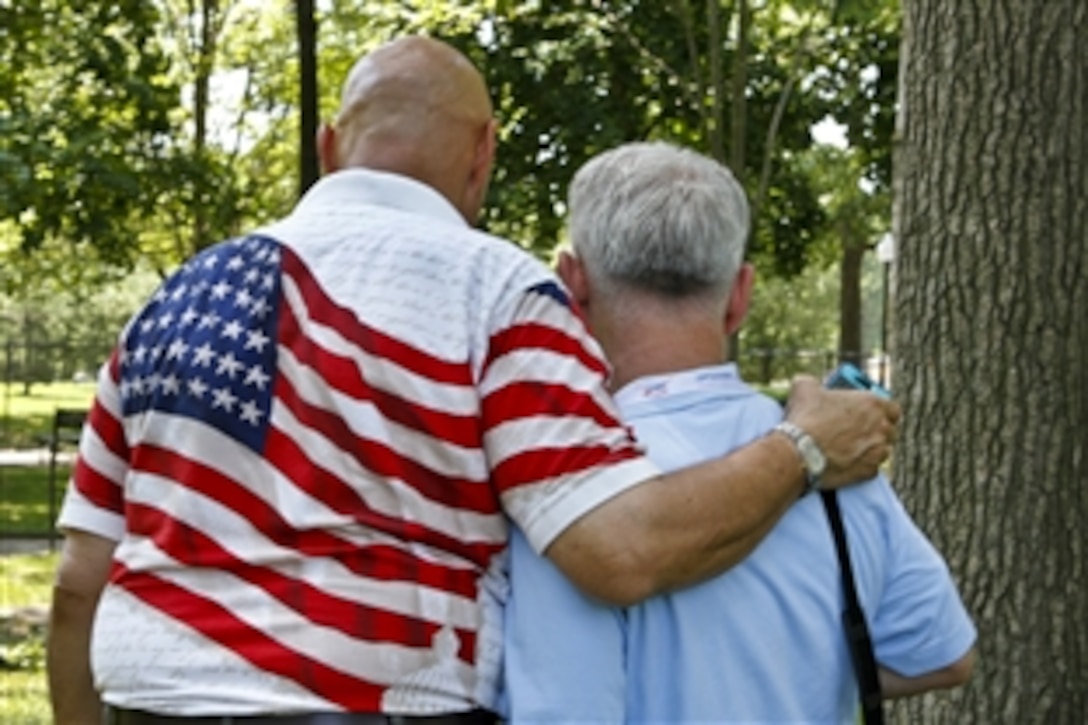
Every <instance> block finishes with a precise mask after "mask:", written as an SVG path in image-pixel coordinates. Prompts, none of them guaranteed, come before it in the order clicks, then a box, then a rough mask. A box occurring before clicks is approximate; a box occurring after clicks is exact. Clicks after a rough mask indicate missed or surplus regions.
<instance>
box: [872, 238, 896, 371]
mask: <svg viewBox="0 0 1088 725" xmlns="http://www.w3.org/2000/svg"><path fill="white" fill-rule="evenodd" d="M876 258H877V260H878V261H879V262H880V263H881V264H882V265H883V267H884V282H883V287H884V288H883V290H882V297H883V301H882V302H881V313H880V317H881V319H880V384H881V385H883V386H884V387H887V386H888V377H889V375H888V372H889V371H888V362H889V361H888V307H889V304H888V302H889V299H890V297H891V295H890V294H889V292H890V289H891V285H890V280H891V269H892V262H894V261H895V237H893V236H892V235H891V232H887V233H885V234H884V236H882V237H881V238H880V241H879V242H877V245H876Z"/></svg>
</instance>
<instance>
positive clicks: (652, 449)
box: [504, 365, 976, 723]
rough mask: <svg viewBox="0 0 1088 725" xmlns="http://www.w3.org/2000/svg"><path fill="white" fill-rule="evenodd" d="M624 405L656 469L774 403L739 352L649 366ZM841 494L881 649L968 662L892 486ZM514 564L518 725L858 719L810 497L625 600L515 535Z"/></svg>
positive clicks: (897, 656)
mask: <svg viewBox="0 0 1088 725" xmlns="http://www.w3.org/2000/svg"><path fill="white" fill-rule="evenodd" d="M617 401H618V403H619V405H620V408H621V410H622V412H623V415H624V418H625V419H626V421H627V422H628V423H629V424H630V425H632V426H633V427H634V429H635V431H636V433H637V435H638V438H639V439H640V440H641V441H642V442H643V443H644V444H646V445H647V446H648V448H649V454H650V458H651V459H653V460H654V462H656V463H657V464H658V465H660V466H661V467H662V468H663V469H664V470H673V469H676V468H680V467H683V466H686V465H689V464H692V463H696V462H699V461H702V460H705V459H708V458H711V457H714V456H718V455H722V454H724V453H726V452H728V451H730V450H733V449H735V448H738V447H740V446H743V445H744V444H746V443H748V442H750V441H752V440H754V439H756V438H759V437H761V436H763V435H765V434H766V433H767V432H768V431H769V430H770V429H771V428H772V427H773V426H774V425H775V423H777V422H778V421H779V420H780V419H781V417H782V411H781V408H780V406H779V405H778V404H777V403H776V402H775V401H773V400H772V399H770V398H768V397H766V396H764V395H762V394H760V393H758V392H756V391H755V390H753V389H752V388H750V387H749V386H747V385H745V384H744V383H743V382H742V381H741V380H740V379H739V377H738V375H737V371H736V368H735V366H733V365H725V366H719V367H711V368H701V369H697V370H691V371H685V372H683V373H679V374H674V375H667V376H655V377H649V378H643V379H640V380H638V381H636V382H634V383H632V384H630V385H628V386H626V387H625V388H624V389H623V390H621V391H620V392H619V394H618V395H617ZM839 498H840V504H841V509H842V514H843V519H844V525H845V528H846V532H847V537H848V540H849V544H850V555H851V557H852V561H853V565H854V573H855V577H856V584H857V590H858V596H859V598H860V600H861V603H862V606H863V608H864V609H865V612H866V614H867V617H868V620H869V625H870V629H871V634H872V637H873V642H874V648H875V651H876V659H877V661H878V662H879V663H880V664H881V665H883V666H884V667H887V668H890V669H892V670H894V671H896V672H899V673H900V674H902V675H905V676H908V677H910V676H916V675H920V674H923V673H925V672H929V671H932V670H936V669H939V668H942V667H945V666H947V665H950V664H952V663H953V662H955V661H957V660H958V659H960V658H961V657H962V656H963V655H964V654H966V652H967V651H968V649H970V647H971V645H972V644H973V643H974V640H975V636H976V632H975V627H974V625H973V624H972V622H971V619H970V618H969V616H968V614H967V612H966V610H965V608H964V606H963V604H962V602H961V600H960V597H959V594H958V593H957V591H956V587H955V585H954V583H953V581H952V579H951V577H950V576H949V572H948V569H947V567H946V565H945V563H944V561H943V560H942V558H941V557H940V555H939V554H938V553H937V552H936V550H935V549H934V548H933V546H932V545H931V544H930V543H929V541H928V540H927V539H926V538H925V536H924V535H923V534H922V533H921V531H919V529H918V528H917V526H915V524H914V523H913V522H912V521H911V519H910V518H909V517H908V515H907V514H906V512H905V511H904V509H903V507H902V505H901V503H900V502H899V500H898V498H897V497H896V496H895V493H894V492H893V491H892V488H891V486H890V485H889V484H888V482H887V481H886V480H885V479H884V478H883V477H878V478H877V479H876V480H874V481H873V482H871V483H868V484H865V485H862V486H855V487H851V488H849V489H847V490H845V491H843V492H841V493H840V494H839ZM510 567H511V590H512V595H511V598H510V601H509V602H508V605H507V610H506V624H505V626H506V647H505V650H506V651H505V664H504V669H505V687H506V693H505V700H506V703H507V705H508V707H509V712H508V713H507V715H508V717H509V719H510V721H512V722H514V723H519V722H541V723H543V722H547V723H556V722H578V723H587V722H593V723H599V722H656V723H664V722H669V723H675V722H716V723H801V722H804V723H854V722H855V721H856V720H855V718H856V713H857V698H858V690H857V684H856V681H855V678H854V674H853V670H852V668H851V665H850V659H849V655H848V653H847V649H846V643H845V639H844V635H843V631H842V625H841V623H840V614H841V612H842V609H843V602H842V591H841V584H840V579H839V564H838V558H837V557H836V554H835V548H834V543H833V539H832V536H831V530H830V527H829V524H828V521H827V515H826V513H825V511H824V508H823V506H822V504H821V502H820V499H819V497H817V496H808V497H806V498H804V499H802V500H800V501H798V502H797V504H795V505H794V506H793V507H792V508H791V509H790V511H789V512H788V513H787V514H786V515H785V517H783V519H782V521H781V522H780V523H779V525H778V526H777V527H776V528H775V529H774V530H773V531H772V532H771V533H770V534H769V535H768V536H767V537H766V539H764V541H763V542H761V543H760V545H759V546H758V547H757V548H756V550H755V551H754V552H753V553H752V554H751V555H750V556H749V557H748V558H747V559H745V560H744V562H742V563H741V564H739V565H737V566H736V567H734V568H733V569H732V570H730V571H729V572H727V573H726V574H723V575H721V576H718V577H716V578H714V579H712V580H710V581H707V582H705V583H703V584H700V585H697V586H694V587H691V588H689V589H686V590H683V591H680V592H676V593H673V594H669V595H665V596H660V597H656V598H654V599H651V600H649V601H647V602H645V603H643V604H641V605H639V606H635V607H630V608H627V609H617V608H611V607H605V606H601V605H599V604H598V603H596V602H594V601H592V600H590V599H589V598H587V597H585V596H583V595H582V594H581V593H580V592H579V591H578V590H577V589H575V587H574V586H573V585H571V584H570V583H569V582H568V581H567V580H566V579H565V578H564V577H563V575H562V574H561V573H560V572H559V571H558V570H557V569H556V568H555V567H554V566H553V565H552V564H551V562H550V561H548V560H547V559H544V558H541V557H540V556H538V555H537V554H536V553H534V552H533V550H532V549H531V548H530V547H529V545H528V544H527V543H526V541H525V539H524V538H522V537H521V535H520V534H519V533H517V532H515V534H514V536H513V539H512V541H511V561H510Z"/></svg>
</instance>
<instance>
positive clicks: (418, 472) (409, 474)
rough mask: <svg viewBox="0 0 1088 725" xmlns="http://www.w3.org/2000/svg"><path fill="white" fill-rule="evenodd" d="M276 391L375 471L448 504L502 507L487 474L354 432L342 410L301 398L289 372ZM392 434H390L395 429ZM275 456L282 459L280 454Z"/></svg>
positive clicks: (304, 420) (304, 419) (269, 452)
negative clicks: (444, 466) (472, 474)
mask: <svg viewBox="0 0 1088 725" xmlns="http://www.w3.org/2000/svg"><path fill="white" fill-rule="evenodd" d="M273 395H274V398H275V401H276V404H278V405H283V406H285V407H286V408H287V409H288V410H290V411H291V413H292V414H293V415H294V416H295V418H297V419H298V421H299V423H300V424H302V425H304V426H306V427H307V428H310V429H311V430H314V431H316V432H317V433H320V434H321V436H322V437H323V438H325V439H327V440H328V441H329V442H330V443H332V444H333V445H335V446H336V447H337V448H339V449H340V450H341V451H343V452H344V454H345V455H347V456H349V457H351V458H353V459H354V460H356V461H357V462H358V463H359V465H360V466H362V467H363V468H365V469H366V470H368V471H370V472H371V473H372V474H374V476H375V477H385V478H396V479H399V480H401V481H403V482H404V483H405V484H407V485H409V486H411V487H412V488H414V489H415V490H416V491H418V492H419V493H420V494H422V495H423V496H425V497H427V498H428V499H430V500H431V501H436V502H438V503H441V504H443V505H445V506H450V507H453V508H458V509H464V510H467V511H472V512H475V513H481V514H495V513H498V512H499V510H500V508H499V506H500V505H499V501H498V498H497V497H496V495H495V491H494V489H492V488H491V485H490V483H489V482H488V481H487V480H486V479H485V480H482V481H480V480H472V479H466V478H453V477H450V476H445V475H442V474H440V473H437V472H436V471H433V470H431V469H430V468H428V467H427V466H424V465H423V464H421V463H419V462H418V461H415V460H412V459H411V458H409V457H407V456H403V455H401V454H400V453H398V452H397V451H395V450H393V449H392V448H390V447H388V446H386V445H385V444H383V443H379V442H377V441H374V440H371V439H369V438H365V437H363V436H360V435H356V434H355V433H354V432H353V431H352V430H351V429H350V428H349V427H348V425H347V423H346V422H345V421H344V419H343V418H342V417H341V416H339V415H336V414H335V413H331V412H329V411H327V410H323V409H321V408H319V407H316V406H314V405H310V404H309V403H307V402H306V401H305V400H303V399H302V397H301V396H300V395H299V394H298V392H297V390H296V389H295V387H294V386H293V384H292V383H291V381H290V380H289V379H288V378H287V376H285V375H282V374H281V375H278V376H277V377H276V387H275V390H274V392H273ZM376 432H377V431H376ZM390 434H392V432H391V431H390ZM277 440H280V438H277ZM439 444H440V441H435V448H436V449H438V448H439ZM277 445H278V444H277ZM475 447H476V448H479V447H480V444H479V443H477V444H476V446H475ZM265 455H266V456H268V457H272V456H276V445H273V443H272V441H271V439H269V440H268V441H266V443H265ZM452 455H453V456H466V457H467V456H473V455H478V453H477V451H476V450H473V451H465V452H463V453H462V452H454V453H453V454H452ZM276 457H277V458H278V459H280V460H282V459H283V456H282V455H280V456H276ZM284 465H287V466H290V465H291V463H290V462H289V461H285V462H284ZM293 480H295V481H305V480H306V477H305V476H300V477H298V478H295V477H293ZM322 500H324V499H322Z"/></svg>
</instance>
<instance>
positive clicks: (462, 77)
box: [326, 36, 492, 212]
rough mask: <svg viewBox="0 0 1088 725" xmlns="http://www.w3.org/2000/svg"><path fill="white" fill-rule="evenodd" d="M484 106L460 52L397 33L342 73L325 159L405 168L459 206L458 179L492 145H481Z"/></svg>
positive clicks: (485, 98) (487, 125) (486, 124)
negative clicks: (332, 133) (332, 134)
mask: <svg viewBox="0 0 1088 725" xmlns="http://www.w3.org/2000/svg"><path fill="white" fill-rule="evenodd" d="M491 114H492V107H491V100H490V97H489V95H488V91H487V86H486V84H485V83H484V80H483V78H482V76H481V75H480V73H479V72H478V71H477V70H476V68H475V67H473V65H472V63H471V62H470V61H469V60H468V59H467V58H466V57H465V56H464V55H462V54H461V53H460V52H459V51H457V50H456V49H455V48H453V47H452V46H449V45H447V44H446V43H443V42H441V41H439V40H435V39H433V38H428V37H425V36H408V37H403V38H399V39H397V40H394V41H392V42H389V43H387V44H385V45H383V46H381V47H379V48H378V49H376V50H374V51H373V52H371V53H369V54H367V55H365V56H364V57H362V58H361V59H360V60H359V61H358V62H357V63H356V64H355V66H354V67H353V68H352V70H351V72H350V74H349V75H348V78H347V81H346V82H345V83H344V87H343V91H342V96H341V104H340V111H339V114H338V116H337V119H336V122H335V124H334V130H335V146H334V148H332V149H330V152H331V155H330V156H329V158H330V159H332V163H326V166H327V167H331V169H336V168H351V167H362V168H369V169H375V170H380V171H390V172H393V173H398V174H402V175H405V176H409V177H412V178H415V179H417V180H418V181H422V182H423V183H426V184H428V185H430V186H432V187H434V188H435V189H437V190H438V191H439V192H441V193H442V194H443V195H445V196H446V197H447V198H449V199H450V201H451V202H453V203H454V205H455V206H457V207H458V208H459V209H462V211H463V212H465V211H466V210H465V209H463V208H462V206H463V204H465V203H466V202H464V201H463V199H462V196H464V193H465V189H463V188H462V187H463V186H464V185H465V184H466V183H469V181H468V179H467V177H468V176H469V175H470V174H471V173H473V172H474V167H473V164H476V163H478V162H479V161H480V160H481V159H480V158H479V156H480V154H481V153H485V152H487V153H490V151H491V148H487V149H481V148H480V144H481V143H482V142H484V141H486V139H485V137H486V136H488V134H489V133H490V132H491V130H492V127H491ZM486 161H487V172H488V173H490V158H488V159H486ZM473 181H475V179H473ZM484 186H485V187H486V180H484ZM472 191H473V192H475V191H477V190H475V189H473V190H472ZM481 201H482V200H481ZM469 206H471V203H470V202H469ZM469 211H471V210H469Z"/></svg>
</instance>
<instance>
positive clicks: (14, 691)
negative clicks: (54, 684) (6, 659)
mask: <svg viewBox="0 0 1088 725" xmlns="http://www.w3.org/2000/svg"><path fill="white" fill-rule="evenodd" d="M50 721H51V717H50V713H49V693H48V690H47V689H46V683H45V670H34V671H20V672H5V673H4V674H3V677H0V722H2V723H4V725H43V724H44V723H48V722H50Z"/></svg>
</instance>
